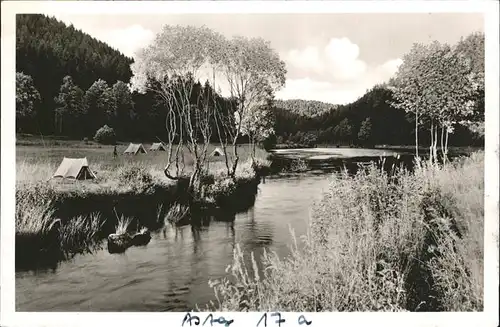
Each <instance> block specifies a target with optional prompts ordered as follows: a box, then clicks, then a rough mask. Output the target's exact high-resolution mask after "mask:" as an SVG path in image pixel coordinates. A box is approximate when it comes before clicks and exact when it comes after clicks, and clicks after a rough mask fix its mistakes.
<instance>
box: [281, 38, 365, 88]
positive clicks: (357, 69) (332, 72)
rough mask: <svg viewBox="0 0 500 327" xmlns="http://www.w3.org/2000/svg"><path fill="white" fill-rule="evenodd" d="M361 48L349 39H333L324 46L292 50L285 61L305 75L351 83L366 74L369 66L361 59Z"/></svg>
mask: <svg viewBox="0 0 500 327" xmlns="http://www.w3.org/2000/svg"><path fill="white" fill-rule="evenodd" d="M359 53H360V50H359V46H358V45H357V44H355V43H352V42H351V41H350V40H349V39H348V38H346V37H344V38H332V39H330V40H329V42H328V43H327V44H326V45H325V46H323V47H318V46H307V47H305V48H304V49H292V50H290V51H289V52H288V53H287V54H286V55H285V61H286V62H287V63H288V64H289V65H291V66H293V67H294V68H296V69H298V70H301V71H302V72H303V73H316V74H318V75H321V76H323V77H330V78H331V77H333V79H335V80H338V81H351V80H355V79H356V78H358V77H360V76H361V75H362V74H364V73H365V71H366V69H367V65H366V63H365V62H364V61H362V60H360V59H359V58H358V57H359Z"/></svg>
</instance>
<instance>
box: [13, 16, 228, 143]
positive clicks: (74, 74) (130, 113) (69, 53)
mask: <svg viewBox="0 0 500 327" xmlns="http://www.w3.org/2000/svg"><path fill="white" fill-rule="evenodd" d="M16 28H17V44H16V56H17V62H16V71H17V74H16V86H17V91H16V99H17V103H16V123H17V126H16V127H17V131H19V132H25V133H34V134H38V133H42V134H51V135H61V136H66V137H70V138H76V139H82V138H85V137H87V138H90V139H91V138H92V137H93V136H94V135H95V133H96V131H97V130H98V129H99V128H100V127H102V126H103V125H105V124H106V125H108V126H110V127H112V128H113V129H114V131H115V133H116V137H117V138H118V139H119V140H125V139H127V140H129V139H138V140H141V139H142V140H144V139H146V140H156V138H157V137H159V138H164V137H165V136H166V128H165V124H166V116H167V108H166V107H165V101H164V100H163V99H162V98H161V96H160V95H159V94H158V93H155V92H151V91H150V92H146V93H144V94H139V93H137V92H131V90H130V87H129V82H130V78H131V76H132V72H131V70H130V65H131V63H132V62H133V60H132V59H131V58H127V57H125V56H123V55H122V54H121V53H120V52H118V51H116V50H114V49H112V48H111V47H109V46H108V45H107V44H106V43H103V42H101V41H98V40H96V39H94V38H92V37H90V36H89V35H87V34H85V33H83V32H81V31H79V30H77V29H75V28H74V27H73V26H66V25H65V24H64V23H62V22H60V21H58V20H56V19H55V18H49V17H47V16H44V15H18V17H17V27H16ZM201 93H205V94H210V97H211V98H215V99H216V101H217V103H216V104H214V105H216V106H217V107H219V108H223V107H224V106H225V105H224V104H222V102H224V103H225V102H227V101H228V100H226V99H224V98H222V97H220V96H218V95H217V94H216V92H215V91H214V90H213V88H212V87H211V86H210V85H209V84H208V83H205V84H204V85H203V84H201V83H196V84H195V87H194V90H193V99H195V98H197V97H198V96H199V94H201ZM211 101H213V100H211Z"/></svg>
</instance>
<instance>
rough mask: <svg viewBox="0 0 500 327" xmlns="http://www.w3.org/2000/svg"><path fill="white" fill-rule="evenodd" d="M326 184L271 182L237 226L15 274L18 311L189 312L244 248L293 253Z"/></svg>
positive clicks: (183, 231) (216, 225)
mask: <svg viewBox="0 0 500 327" xmlns="http://www.w3.org/2000/svg"><path fill="white" fill-rule="evenodd" d="M327 185H328V176H327V175H325V174H320V175H317V174H316V175H315V174H312V173H308V174H301V175H300V176H287V177H280V178H267V179H266V182H265V183H264V184H262V183H261V184H260V185H259V194H258V195H257V198H256V201H255V205H254V207H253V208H252V209H250V210H249V211H247V212H245V213H240V214H237V215H236V217H235V220H234V222H216V221H212V222H211V223H210V225H209V226H205V227H203V228H202V229H201V230H199V231H198V232H197V231H193V230H192V228H191V227H190V226H184V227H181V228H174V227H171V226H167V228H166V230H165V233H163V232H159V233H155V234H154V235H153V239H152V240H151V242H150V243H149V244H148V245H147V246H145V247H132V248H129V249H128V250H127V251H126V252H125V253H124V254H120V255H117V254H109V253H108V252H107V250H106V249H103V250H99V251H97V252H96V253H94V254H88V255H78V256H77V257H75V258H73V259H72V260H70V261H66V262H61V263H60V264H59V265H58V267H57V268H56V269H54V270H50V271H43V272H17V273H16V310H17V311H186V310H190V309H193V308H195V305H196V304H198V305H201V306H203V305H204V304H207V303H208V302H209V301H210V300H214V299H215V297H214V293H213V290H212V289H211V288H210V287H209V286H208V280H209V279H216V278H222V277H224V276H226V273H225V268H226V267H227V265H229V264H230V263H231V261H232V258H233V248H234V246H235V244H239V245H240V247H241V249H242V250H243V251H244V252H247V253H248V252H249V251H254V252H255V254H257V255H259V254H260V253H262V250H263V249H264V248H265V249H267V250H271V251H276V252H277V253H278V254H279V255H280V256H285V255H287V254H288V252H289V250H288V246H289V244H290V243H291V240H292V237H291V234H290V232H289V226H290V227H292V228H293V229H294V231H295V234H296V235H302V234H304V233H305V232H306V230H307V225H308V219H309V210H310V208H311V205H312V203H313V202H314V201H315V200H316V199H319V198H320V197H321V193H322V190H323V188H324V187H326V186H327Z"/></svg>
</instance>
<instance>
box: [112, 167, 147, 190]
mask: <svg viewBox="0 0 500 327" xmlns="http://www.w3.org/2000/svg"><path fill="white" fill-rule="evenodd" d="M118 180H119V182H120V183H121V184H124V185H131V186H137V185H150V184H151V183H152V182H153V178H152V176H151V174H150V172H149V171H148V170H147V169H146V168H145V167H144V166H140V165H131V166H125V167H123V168H121V169H120V170H119V172H118Z"/></svg>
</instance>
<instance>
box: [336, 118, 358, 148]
mask: <svg viewBox="0 0 500 327" xmlns="http://www.w3.org/2000/svg"><path fill="white" fill-rule="evenodd" d="M333 134H334V135H335V139H336V141H337V143H349V144H351V143H352V136H353V135H352V134H353V133H352V126H351V124H350V123H349V120H348V119H347V118H344V119H343V120H342V121H341V122H340V123H339V124H338V125H337V126H335V128H334V129H333Z"/></svg>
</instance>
